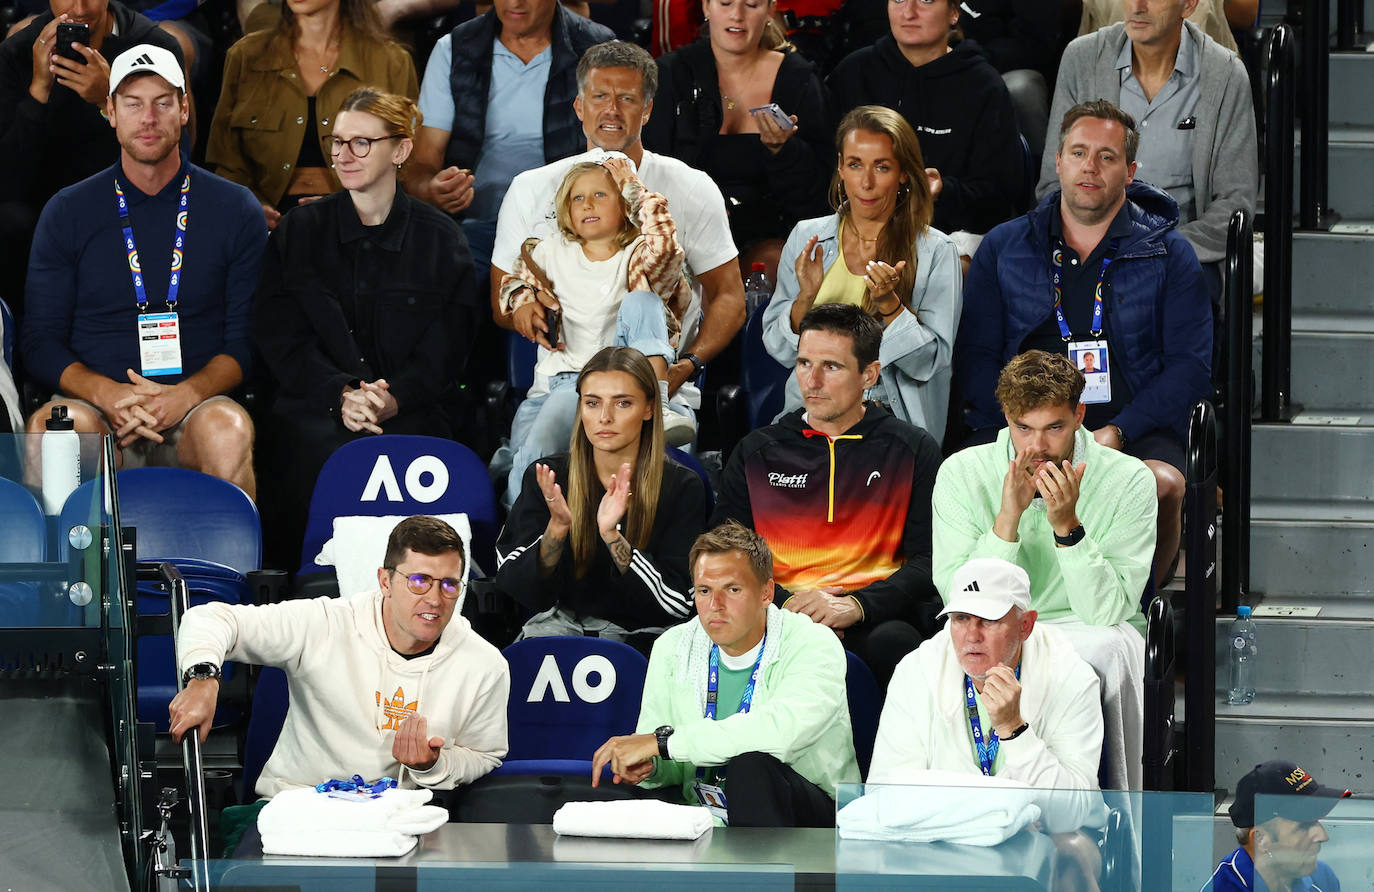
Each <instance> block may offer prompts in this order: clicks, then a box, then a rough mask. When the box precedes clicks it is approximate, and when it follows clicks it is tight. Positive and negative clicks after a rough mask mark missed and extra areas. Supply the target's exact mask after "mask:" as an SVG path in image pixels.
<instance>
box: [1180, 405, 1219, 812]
mask: <svg viewBox="0 0 1374 892" xmlns="http://www.w3.org/2000/svg"><path fill="white" fill-rule="evenodd" d="M1186 465H1187V468H1186V472H1185V473H1186V474H1187V479H1188V491H1187V494H1186V495H1185V497H1184V504H1183V511H1184V516H1185V520H1186V524H1185V525H1186V527H1187V529H1188V538H1187V543H1186V544H1185V546H1184V547H1185V548H1186V550H1187V554H1188V564H1187V570H1186V572H1185V574H1184V593H1185V595H1186V598H1187V600H1186V603H1187V621H1186V627H1185V630H1184V642H1185V645H1186V651H1185V652H1186V653H1187V655H1188V657H1187V659H1188V666H1187V670H1186V671H1187V685H1186V687H1185V688H1184V692H1183V715H1184V721H1185V728H1186V731H1185V734H1184V765H1185V773H1186V776H1187V783H1186V789H1188V790H1191V791H1193V792H1197V793H1210V792H1211V791H1212V790H1213V788H1214V786H1215V781H1216V764H1215V758H1216V751H1215V747H1214V744H1215V741H1216V687H1217V653H1216V650H1217V647H1216V622H1217V620H1216V616H1217V612H1216V611H1217V608H1216V603H1217V574H1216V569H1217V538H1216V519H1217V502H1216V497H1217V490H1216V483H1217V422H1216V413H1215V412H1214V411H1213V410H1212V405H1211V403H1208V402H1207V401H1205V400H1204V401H1202V402H1200V403H1198V404H1197V405H1195V406H1194V407H1193V411H1192V414H1191V415H1190V416H1189V418H1188V455H1187V462H1186Z"/></svg>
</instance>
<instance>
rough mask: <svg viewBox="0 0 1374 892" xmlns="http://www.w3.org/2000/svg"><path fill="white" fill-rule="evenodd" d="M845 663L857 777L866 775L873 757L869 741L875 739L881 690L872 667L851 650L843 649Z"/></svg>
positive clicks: (881, 698)
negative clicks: (857, 769)
mask: <svg viewBox="0 0 1374 892" xmlns="http://www.w3.org/2000/svg"><path fill="white" fill-rule="evenodd" d="M845 657H846V659H847V660H848V662H849V665H848V668H847V669H846V671H845V679H844V681H845V688H846V690H847V692H848V695H849V723H850V725H852V726H853V729H854V754H855V755H856V756H857V757H858V759H859V776H860V777H867V776H868V763H869V762H871V761H872V760H873V744H874V742H875V741H876V740H877V739H878V719H879V718H880V717H881V716H882V713H883V692H882V689H880V688H879V687H878V679H877V677H876V676H874V674H873V670H872V669H869V668H868V664H867V663H865V662H864V661H863V660H862V659H861V658H860V657H859V656H858V655H857V654H855V653H854V652H853V651H845Z"/></svg>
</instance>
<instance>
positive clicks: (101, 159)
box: [0, 0, 185, 316]
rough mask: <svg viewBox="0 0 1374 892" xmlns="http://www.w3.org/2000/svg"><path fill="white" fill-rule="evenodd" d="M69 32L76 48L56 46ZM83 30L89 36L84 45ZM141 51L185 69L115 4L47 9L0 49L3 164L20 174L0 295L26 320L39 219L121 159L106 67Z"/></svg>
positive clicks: (7, 215) (7, 220)
mask: <svg viewBox="0 0 1374 892" xmlns="http://www.w3.org/2000/svg"><path fill="white" fill-rule="evenodd" d="M63 25H66V26H68V28H66V29H64V31H63V33H64V35H67V34H70V35H71V38H68V39H65V40H64V41H59V39H58V28H59V27H61V26H63ZM72 26H77V27H72ZM80 26H85V27H84V31H86V32H87V34H88V36H86V37H80V36H78V35H79V32H81V31H82V30H83V29H82V28H81V27H80ZM72 38H75V40H79V41H80V44H79V45H77V46H73V45H72V43H73V42H74V41H73V39H72ZM144 43H146V44H151V45H153V46H159V47H162V48H164V49H166V50H168V51H169V52H171V53H172V54H173V55H174V56H176V58H177V61H178V63H180V64H182V67H183V69H184V68H185V60H184V59H183V58H182V55H181V49H180V47H178V45H177V42H176V40H175V39H174V38H173V37H172V36H171V35H170V34H168V33H167V32H166V31H163V30H162V29H160V28H159V27H158V26H157V24H156V23H154V22H152V21H150V20H148V19H147V18H145V17H143V16H142V15H140V14H138V13H136V12H134V11H133V10H132V9H130V8H129V7H127V6H125V5H123V4H122V3H119V2H118V0H93V2H92V0H50V3H49V11H48V12H45V13H42V14H40V15H37V16H35V17H34V18H33V19H32V20H31V21H29V23H28V24H27V25H26V26H24V27H23V28H21V29H20V30H18V31H16V32H15V33H14V34H12V35H11V36H10V38H9V39H8V40H6V41H5V42H4V43H3V44H0V163H3V164H4V166H5V169H6V170H11V171H23V175H22V176H15V177H11V178H10V182H9V184H8V186H7V187H6V190H5V196H4V198H3V199H0V293H3V294H4V296H5V300H6V301H7V302H8V303H9V304H10V306H11V309H13V310H14V312H15V314H16V315H20V316H22V315H23V306H24V301H23V294H24V271H25V270H26V269H27V268H28V261H29V245H30V240H31V239H32V237H33V230H34V226H35V225H36V224H37V222H38V215H39V212H40V211H42V210H43V206H44V205H45V204H47V203H48V199H50V198H52V197H53V196H54V195H55V194H57V192H58V190H60V189H63V188H65V187H67V186H70V185H72V184H73V183H77V182H79V181H81V180H83V179H85V178H86V177H88V176H90V175H91V174H94V173H97V172H98V171H101V170H104V169H105V168H106V167H109V166H110V165H111V164H113V163H114V162H115V161H116V160H117V159H118V158H119V142H118V140H117V139H116V138H115V132H114V130H113V129H112V128H111V127H110V124H109V122H108V121H107V120H106V119H105V118H104V117H103V112H104V110H105V100H106V97H107V96H108V94H109V83H110V60H112V59H114V58H115V57H116V56H118V55H119V54H120V53H122V52H124V50H126V49H128V48H130V47H132V46H137V45H139V44H144Z"/></svg>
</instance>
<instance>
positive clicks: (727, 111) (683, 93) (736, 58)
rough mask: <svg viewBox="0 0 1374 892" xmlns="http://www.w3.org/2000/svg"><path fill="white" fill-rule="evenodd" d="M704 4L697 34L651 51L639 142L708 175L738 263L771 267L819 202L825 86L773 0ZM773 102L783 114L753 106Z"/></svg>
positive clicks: (825, 150)
mask: <svg viewBox="0 0 1374 892" xmlns="http://www.w3.org/2000/svg"><path fill="white" fill-rule="evenodd" d="M703 8H704V10H705V12H706V23H705V25H704V26H703V28H702V37H701V39H700V40H698V41H697V42H695V43H692V44H689V45H687V46H684V47H682V48H681V49H679V50H676V51H674V52H671V53H669V54H667V55H666V56H663V57H661V58H660V59H659V60H658V78H659V87H658V92H657V94H656V95H655V97H654V111H653V115H652V116H651V117H650V119H649V123H648V124H646V125H645V126H644V146H645V148H647V149H649V150H651V151H654V152H658V153H660V154H664V155H672V156H673V157H674V158H678V159H680V160H681V161H684V162H686V163H687V164H688V165H689V166H691V167H695V168H697V169H698V170H702V171H705V172H706V173H707V174H708V175H709V176H710V177H711V179H712V180H714V181H715V183H716V185H717V186H719V187H720V191H721V192H722V193H723V194H724V196H725V202H726V205H727V206H728V207H729V209H730V232H731V234H732V235H733V236H734V240H735V247H736V248H737V249H738V250H739V252H740V265H741V267H742V269H743V271H745V272H748V271H749V269H750V267H751V265H752V264H753V262H755V261H757V262H761V263H763V264H764V265H765V266H766V267H767V270H768V273H769V275H770V276H772V275H773V273H774V267H776V265H777V262H778V252H779V251H780V250H781V248H782V243H783V239H784V238H786V237H787V233H788V232H789V231H790V230H791V229H792V227H793V226H794V225H796V223H797V221H798V220H801V219H803V218H805V217H809V216H812V215H814V214H818V213H821V212H822V211H823V210H824V209H825V192H824V188H825V170H826V166H827V164H828V162H829V155H830V146H829V143H830V135H829V127H830V121H831V119H830V112H829V109H828V106H827V103H826V99H825V92H824V89H823V87H822V86H821V82H820V79H819V77H818V76H817V74H816V70H815V67H814V66H813V65H812V64H811V63H810V62H808V61H807V60H806V59H803V58H802V57H801V56H800V55H799V54H798V53H796V52H793V51H792V47H791V46H790V45H788V44H787V42H786V37H785V35H784V34H783V31H782V29H781V28H780V27H779V26H778V25H777V23H776V22H775V21H774V20H773V15H774V13H775V12H776V2H775V0H705V2H704V4H703ZM770 104H775V105H776V106H777V107H778V108H779V109H780V110H781V112H782V119H781V120H779V119H778V118H775V117H774V116H773V115H772V114H770V113H769V112H763V111H759V112H755V111H754V109H757V108H762V107H765V106H768V105H770ZM784 121H785V122H786V123H784Z"/></svg>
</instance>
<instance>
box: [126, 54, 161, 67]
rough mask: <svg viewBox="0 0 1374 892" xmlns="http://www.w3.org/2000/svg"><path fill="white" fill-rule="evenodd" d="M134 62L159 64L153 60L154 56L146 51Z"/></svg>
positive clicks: (135, 63)
mask: <svg viewBox="0 0 1374 892" xmlns="http://www.w3.org/2000/svg"><path fill="white" fill-rule="evenodd" d="M132 64H134V65H155V64H157V63H155V62H154V61H153V57H152V56H149V55H148V54H147V53H144V54H143V55H141V56H139V57H138V58H137V59H135V60H134V61H133V63H132Z"/></svg>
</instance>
